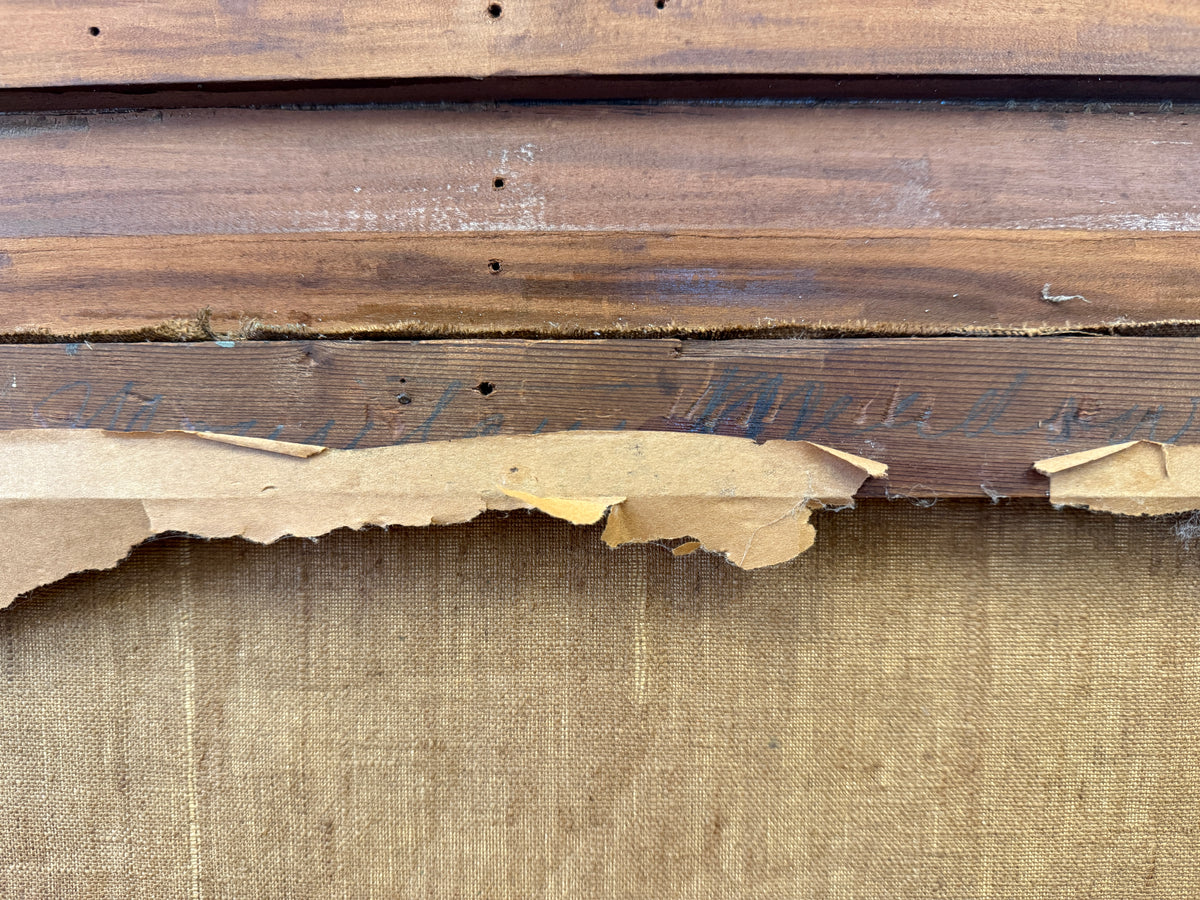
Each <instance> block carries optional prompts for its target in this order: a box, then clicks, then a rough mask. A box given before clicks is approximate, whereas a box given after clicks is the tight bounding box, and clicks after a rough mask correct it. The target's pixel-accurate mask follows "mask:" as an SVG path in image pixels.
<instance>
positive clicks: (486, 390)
mask: <svg viewBox="0 0 1200 900" xmlns="http://www.w3.org/2000/svg"><path fill="white" fill-rule="evenodd" d="M495 389H496V386H495V385H494V384H492V383H491V382H490V381H481V382H479V384H477V385H475V390H477V391H479V393H481V394H482V395H483V396H485V397H486V396H487V395H488V394H490V393H491V392H492V391H494V390H495Z"/></svg>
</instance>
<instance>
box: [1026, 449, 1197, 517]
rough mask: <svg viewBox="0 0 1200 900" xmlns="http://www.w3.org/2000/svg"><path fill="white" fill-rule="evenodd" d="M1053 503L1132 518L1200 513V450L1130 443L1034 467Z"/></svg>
mask: <svg viewBox="0 0 1200 900" xmlns="http://www.w3.org/2000/svg"><path fill="white" fill-rule="evenodd" d="M1033 467H1034V469H1035V470H1037V471H1038V472H1041V473H1042V474H1043V475H1049V476H1050V502H1051V503H1053V504H1054V505H1055V506H1085V507H1087V508H1088V509H1094V510H1098V511H1101V512H1111V513H1119V514H1121V515H1127V516H1161V515H1167V514H1168V513H1179V512H1188V511H1190V510H1196V509H1200V446H1187V447H1176V446H1168V445H1166V444H1159V443H1156V442H1154V441H1129V442H1128V443H1124V444H1113V445H1112V446H1109V447H1097V448H1096V449H1094V450H1084V451H1083V452H1081V453H1068V454H1066V455H1065V456H1055V457H1051V458H1050V459H1043V460H1040V461H1039V462H1036V463H1034V466H1033Z"/></svg>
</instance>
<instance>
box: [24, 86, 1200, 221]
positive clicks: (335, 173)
mask: <svg viewBox="0 0 1200 900" xmlns="http://www.w3.org/2000/svg"><path fill="white" fill-rule="evenodd" d="M1096 110H1102V107H1096ZM1197 128H1200V118H1198V117H1197V116H1196V114H1195V113H1194V112H1193V111H1191V108H1190V107H1189V108H1185V109H1181V110H1180V111H1159V110H1158V107H1157V106H1153V107H1148V108H1147V107H1143V108H1142V112H1141V113H1140V114H1121V115H1117V114H1113V113H1105V112H1103V111H1092V112H1089V111H1085V110H1080V111H1077V112H1055V111H1048V112H1035V111H1031V110H1028V109H1022V110H1014V111H1005V110H1002V109H994V108H989V109H979V108H974V107H970V106H955V105H947V106H937V105H934V106H925V105H921V104H896V105H892V104H886V105H881V106H832V107H809V106H805V105H802V104H801V105H793V104H782V105H768V106H755V105H749V106H746V105H704V104H672V105H659V106H655V105H620V106H605V105H556V104H549V105H535V106H505V107H492V108H487V107H448V108H434V107H417V108H407V109H404V108H401V109H335V110H328V109H326V110H184V111H163V110H160V111H153V112H146V113H124V114H99V115H64V116H22V115H13V116H3V117H0V138H3V139H0V166H2V168H3V171H4V173H5V176H6V177H5V179H4V181H3V183H2V184H0V237H49V236H64V237H65V236H87V235H159V234H193V235H201V234H204V235H207V234H266V233H299V232H343V231H345V232H355V233H363V232H405V231H419V232H475V231H665V230H689V229H703V230H714V229H715V230H740V229H746V228H751V229H797V230H815V229H832V228H921V227H929V228H1023V229H1024V228H1047V229H1062V228H1076V229H1088V230H1106V231H1139V232H1141V231H1188V230H1195V229H1197V228H1200V183H1198V182H1197V180H1196V178H1195V172H1196V171H1197V169H1198V168H1200V139H1198V138H1197V137H1196V136H1195V134H1194V132H1195V131H1196V129H1197ZM496 178H503V179H504V187H503V189H501V190H496V189H495V187H494V184H495V179H496Z"/></svg>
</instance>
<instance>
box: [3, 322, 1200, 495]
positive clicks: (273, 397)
mask: <svg viewBox="0 0 1200 900" xmlns="http://www.w3.org/2000/svg"><path fill="white" fill-rule="evenodd" d="M28 427H89V428H106V429H116V430H166V429H173V428H192V429H209V430H217V431H227V432H236V433H241V434H249V435H254V436H258V437H272V438H278V439H285V440H292V441H301V442H309V443H321V444H325V445H328V446H332V447H369V446H380V445H385V444H391V443H398V442H404V441H422V440H438V439H456V438H464V437H470V436H474V435H480V434H495V433H533V432H540V431H561V430H568V429H573V428H582V429H616V428H627V429H648V430H679V431H695V432H712V433H720V434H733V435H744V436H747V437H751V438H755V439H758V440H766V439H773V438H779V439H795V440H800V439H803V440H812V441H816V442H819V443H823V444H827V445H830V446H833V447H837V448H839V449H842V450H846V451H849V452H852V453H858V454H861V455H864V456H869V457H871V458H874V459H878V460H881V461H883V462H886V463H887V464H888V465H889V466H890V468H891V474H890V477H889V478H888V479H887V480H886V481H875V482H870V483H868V485H867V487H866V488H865V490H864V496H885V495H886V496H905V497H911V498H914V499H917V500H925V499H930V498H946V497H985V496H987V497H993V498H997V497H1001V496H1006V497H1043V496H1045V490H1046V482H1045V481H1044V479H1043V478H1041V477H1040V476H1038V475H1036V474H1035V473H1034V472H1033V471H1032V469H1031V466H1032V464H1033V463H1034V462H1035V461H1036V460H1038V459H1041V458H1043V457H1046V456H1051V455H1055V454H1057V453H1065V452H1071V451H1076V450H1082V449H1086V448H1090V447H1095V446H1100V445H1104V444H1107V443H1114V442H1119V441H1124V440H1131V439H1135V438H1146V439H1152V440H1158V441H1164V442H1168V443H1174V442H1184V443H1190V442H1194V441H1196V440H1200V339H1193V338H1102V337H1092V338H994V339H978V338H929V339H907V340H906V339H891V340H883V339H878V340H837V341H811V340H770V341H752V340H743V341H676V340H620V341H605V340H596V341H520V340H509V341H472V340H456V341H427V342H337V341H283V342H267V343H261V342H260V343H254V342H248V343H226V344H225V345H219V344H215V343H202V344H94V345H88V344H82V343H78V344H67V345H61V344H60V345H50V344H44V345H26V346H12V345H9V346H0V428H4V429H11V428H28Z"/></svg>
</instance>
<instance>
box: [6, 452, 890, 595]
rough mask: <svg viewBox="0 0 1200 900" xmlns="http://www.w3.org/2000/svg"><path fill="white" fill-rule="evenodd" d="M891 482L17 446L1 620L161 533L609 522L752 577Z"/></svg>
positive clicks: (581, 456) (823, 473) (649, 462)
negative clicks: (836, 513)
mask: <svg viewBox="0 0 1200 900" xmlns="http://www.w3.org/2000/svg"><path fill="white" fill-rule="evenodd" d="M886 473H887V468H886V466H883V465H882V464H880V463H876V462H873V461H871V460H868V459H862V458H861V457H857V456H852V455H850V454H848V453H842V452H840V451H837V450H831V449H829V448H826V447H822V446H820V445H818V444H811V443H807V442H804V441H768V442H766V443H765V444H756V443H754V442H753V441H750V440H747V439H744V438H735V437H722V436H717V435H699V434H676V433H669V432H586V431H574V432H563V433H557V434H543V435H536V436H534V435H529V436H522V435H512V436H507V435H506V436H497V437H480V438H471V439H467V440H460V441H439V442H432V443H424V444H406V445H402V446H395V447H380V448H375V449H369V450H328V449H325V448H323V447H316V446H310V445H305V444H286V443H281V442H275V441H268V440H262V439H258V438H242V437H236V436H229V435H216V434H199V433H188V432H167V433H161V434H117V433H110V432H103V431H96V430H27V431H8V432H0V529H2V530H3V538H4V546H5V553H4V554H3V555H2V556H0V606H4V605H7V604H8V603H10V602H11V601H12V599H13V598H15V597H16V596H17V595H19V594H21V593H23V592H25V591H28V590H30V589H32V588H35V587H37V586H39V585H42V584H47V583H49V582H51V581H55V580H57V579H59V578H62V577H64V576H66V575H69V574H70V573H72V572H78V571H83V570H87V569H105V568H109V567H111V566H114V565H116V564H117V563H118V562H120V561H121V560H122V559H123V558H124V557H125V556H126V555H127V554H128V552H129V550H130V549H131V548H133V547H134V546H136V545H137V544H139V543H141V542H142V541H144V540H146V539H147V538H150V537H152V536H154V535H156V534H161V533H163V532H168V531H175V532H184V533H186V534H192V535H197V536H199V537H208V538H220V537H233V536H241V537H244V538H247V539H249V540H252V541H258V542H260V543H269V542H271V541H274V540H277V539H279V538H281V537H284V536H287V535H292V536H296V537H316V536H317V535H321V534H325V533H326V532H329V531H332V530H333V529H335V528H343V527H348V528H362V527H364V526H366V525H381V526H386V525H418V526H421V525H436V524H451V523H455V522H465V521H467V520H469V519H472V518H474V517H475V516H477V515H479V514H480V513H482V512H484V511H485V510H489V509H500V510H511V509H538V510H541V511H542V512H544V513H546V514H548V515H551V516H556V517H558V518H561V519H565V520H567V521H569V522H573V523H576V524H588V523H593V522H598V521H600V519H602V518H603V517H604V515H605V512H606V511H607V512H608V520H607V523H606V526H605V530H604V534H603V538H604V540H605V541H606V542H607V543H608V544H609V545H610V546H614V547H615V546H618V545H620V544H625V543H630V542H646V541H654V540H667V539H675V538H685V537H686V538H691V539H693V540H692V542H691V543H690V544H687V545H684V546H683V547H681V548H679V550H678V552H680V553H686V552H690V551H691V550H693V549H698V548H700V547H702V548H704V549H706V550H711V551H713V552H718V553H723V554H725V556H726V557H727V558H728V559H729V561H730V562H732V563H734V564H735V565H738V566H742V567H743V568H756V567H759V566H769V565H774V564H776V563H781V562H785V561H786V560H789V559H791V558H792V557H794V556H796V555H797V554H798V553H801V552H803V551H804V550H806V549H808V547H810V546H811V545H812V542H813V538H814V535H815V532H814V530H813V526H812V525H811V524H810V523H809V516H810V515H811V513H812V511H813V510H814V509H819V508H821V507H823V506H835V507H841V506H851V505H853V497H854V494H855V492H856V491H857V490H858V489H859V487H860V486H861V485H862V483H863V481H865V480H866V479H867V478H869V477H875V478H878V477H881V476H883V475H885V474H886Z"/></svg>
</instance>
